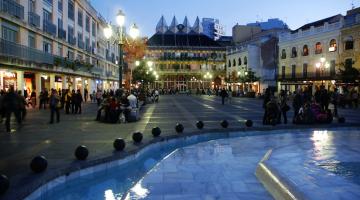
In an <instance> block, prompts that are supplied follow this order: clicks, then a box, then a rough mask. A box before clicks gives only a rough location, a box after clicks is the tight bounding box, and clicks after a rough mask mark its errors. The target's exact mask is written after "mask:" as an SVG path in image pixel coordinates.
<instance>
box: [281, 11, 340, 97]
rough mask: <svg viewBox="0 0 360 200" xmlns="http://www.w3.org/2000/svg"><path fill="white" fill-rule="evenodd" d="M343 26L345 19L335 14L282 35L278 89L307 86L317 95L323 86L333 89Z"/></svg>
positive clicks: (289, 89) (291, 89) (295, 88)
mask: <svg viewBox="0 0 360 200" xmlns="http://www.w3.org/2000/svg"><path fill="white" fill-rule="evenodd" d="M343 25H344V17H343V16H342V15H335V16H332V17H329V18H326V19H322V20H319V21H316V22H313V23H309V24H305V25H304V26H302V27H300V28H299V29H297V30H294V31H291V32H289V33H284V34H282V35H281V36H280V38H279V66H278V70H277V72H278V88H279V89H284V90H288V91H292V92H293V91H295V90H297V89H298V88H304V87H307V88H309V89H311V90H312V91H313V92H315V90H316V87H318V86H320V85H325V86H326V88H328V89H330V88H331V87H333V86H334V83H335V82H336V80H335V79H336V71H337V66H338V64H339V46H340V45H339V43H341V39H340V32H341V29H342V27H343Z"/></svg>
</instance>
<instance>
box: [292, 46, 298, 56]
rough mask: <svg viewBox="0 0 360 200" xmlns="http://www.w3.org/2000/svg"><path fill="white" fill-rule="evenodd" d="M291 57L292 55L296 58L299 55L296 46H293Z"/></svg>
mask: <svg viewBox="0 0 360 200" xmlns="http://www.w3.org/2000/svg"><path fill="white" fill-rule="evenodd" d="M291 57H292V58H296V57H297V51H296V47H293V48H292V49H291Z"/></svg>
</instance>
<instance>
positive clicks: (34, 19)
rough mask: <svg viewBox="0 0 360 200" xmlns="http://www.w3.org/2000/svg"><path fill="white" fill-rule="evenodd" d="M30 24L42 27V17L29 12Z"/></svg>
mask: <svg viewBox="0 0 360 200" xmlns="http://www.w3.org/2000/svg"><path fill="white" fill-rule="evenodd" d="M29 24H30V25H32V26H35V27H40V16H39V15H37V14H36V13H34V12H29Z"/></svg>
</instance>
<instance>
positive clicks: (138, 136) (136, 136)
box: [132, 132, 143, 143]
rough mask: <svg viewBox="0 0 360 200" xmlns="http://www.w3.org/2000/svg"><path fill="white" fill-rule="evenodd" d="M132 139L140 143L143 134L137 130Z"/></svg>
mask: <svg viewBox="0 0 360 200" xmlns="http://www.w3.org/2000/svg"><path fill="white" fill-rule="evenodd" d="M132 139H133V140H134V142H135V143H140V142H141V141H142V139H143V134H142V133H141V132H135V133H133V135H132Z"/></svg>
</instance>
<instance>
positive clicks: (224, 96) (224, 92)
mask: <svg viewBox="0 0 360 200" xmlns="http://www.w3.org/2000/svg"><path fill="white" fill-rule="evenodd" d="M227 95H228V94H227V92H226V90H225V88H223V89H222V90H221V92H220V96H221V104H222V105H224V104H225V98H226V97H227Z"/></svg>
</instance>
